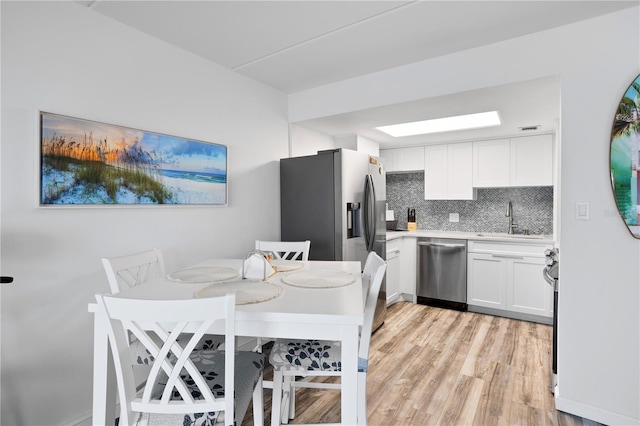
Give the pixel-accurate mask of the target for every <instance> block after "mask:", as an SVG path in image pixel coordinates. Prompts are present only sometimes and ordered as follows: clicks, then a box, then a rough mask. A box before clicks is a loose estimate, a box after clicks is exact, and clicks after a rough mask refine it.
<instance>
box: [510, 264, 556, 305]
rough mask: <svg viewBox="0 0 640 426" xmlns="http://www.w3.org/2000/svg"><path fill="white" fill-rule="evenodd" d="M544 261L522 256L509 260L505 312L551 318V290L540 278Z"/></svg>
mask: <svg viewBox="0 0 640 426" xmlns="http://www.w3.org/2000/svg"><path fill="white" fill-rule="evenodd" d="M544 265H545V259H544V258H540V257H531V256H523V257H522V258H520V259H510V260H509V262H508V268H507V273H508V274H509V277H508V279H507V283H508V285H507V310H508V311H512V312H522V313H525V314H532V315H539V316H543V317H551V316H552V315H553V288H552V287H551V286H550V285H549V284H548V283H547V282H546V281H545V280H544V278H541V277H542V272H541V271H542V270H543V269H544Z"/></svg>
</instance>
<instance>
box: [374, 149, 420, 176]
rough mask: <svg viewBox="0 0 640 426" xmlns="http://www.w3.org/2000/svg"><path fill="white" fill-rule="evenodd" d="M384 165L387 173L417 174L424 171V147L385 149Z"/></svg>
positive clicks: (382, 155) (381, 152) (383, 155)
mask: <svg viewBox="0 0 640 426" xmlns="http://www.w3.org/2000/svg"><path fill="white" fill-rule="evenodd" d="M380 157H381V159H382V165H383V166H384V169H385V171H386V172H387V173H390V172H391V173H393V172H417V171H422V170H424V147H422V146H415V147H409V148H393V149H383V150H381V151H380Z"/></svg>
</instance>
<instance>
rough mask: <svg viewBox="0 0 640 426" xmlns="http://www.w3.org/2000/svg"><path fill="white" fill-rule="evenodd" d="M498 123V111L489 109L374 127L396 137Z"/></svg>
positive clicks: (475, 127) (496, 124)
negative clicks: (474, 112)
mask: <svg viewBox="0 0 640 426" xmlns="http://www.w3.org/2000/svg"><path fill="white" fill-rule="evenodd" d="M500 124H501V123H500V116H499V115H498V111H489V112H480V113H477V114H466V115H456V116H453V117H444V118H436V119H433V120H424V121H414V122H412V123H402V124H392V125H389V126H380V127H376V129H378V130H380V131H382V132H384V133H387V134H388V135H391V136H393V137H395V138H398V137H402V136H413V135H423V134H426V133H439V132H451V131H454V130H467V129H479V128H481V127H492V126H499V125H500Z"/></svg>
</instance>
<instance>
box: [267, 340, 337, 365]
mask: <svg viewBox="0 0 640 426" xmlns="http://www.w3.org/2000/svg"><path fill="white" fill-rule="evenodd" d="M341 352H342V349H341V347H340V342H334V341H330V340H281V339H277V340H276V341H275V343H274V344H273V348H271V354H270V355H269V363H271V365H272V366H273V368H274V369H276V370H280V369H285V370H296V371H341V369H342V362H341V358H340V354H341Z"/></svg>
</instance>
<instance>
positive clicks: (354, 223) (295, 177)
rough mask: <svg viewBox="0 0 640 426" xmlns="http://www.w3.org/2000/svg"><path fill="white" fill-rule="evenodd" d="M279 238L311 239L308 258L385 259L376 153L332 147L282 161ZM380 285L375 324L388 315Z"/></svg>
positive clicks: (382, 179)
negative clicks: (370, 254) (374, 257)
mask: <svg viewBox="0 0 640 426" xmlns="http://www.w3.org/2000/svg"><path fill="white" fill-rule="evenodd" d="M280 209H281V238H282V240H283V241H301V240H309V241H311V248H310V250H309V260H358V261H360V262H361V265H362V267H364V263H365V260H366V258H367V255H368V254H369V252H370V251H375V252H376V253H377V254H378V255H380V257H382V258H383V259H386V222H385V219H386V218H385V209H386V178H385V173H384V169H383V167H382V165H381V164H380V162H379V159H378V158H377V157H374V156H371V155H369V154H366V153H363V152H358V151H353V150H348V149H336V150H328V151H319V152H318V153H317V154H316V155H309V156H305V157H294V158H285V159H282V160H280ZM386 298H387V292H386V286H385V282H383V284H382V288H381V290H380V296H379V297H378V304H377V306H376V313H375V317H374V322H373V329H374V330H375V329H377V328H378V327H379V326H380V325H382V323H383V322H384V320H385V317H386V306H387V305H386Z"/></svg>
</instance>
